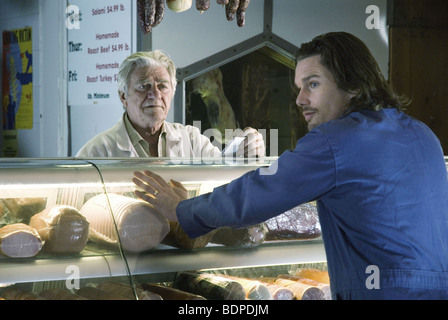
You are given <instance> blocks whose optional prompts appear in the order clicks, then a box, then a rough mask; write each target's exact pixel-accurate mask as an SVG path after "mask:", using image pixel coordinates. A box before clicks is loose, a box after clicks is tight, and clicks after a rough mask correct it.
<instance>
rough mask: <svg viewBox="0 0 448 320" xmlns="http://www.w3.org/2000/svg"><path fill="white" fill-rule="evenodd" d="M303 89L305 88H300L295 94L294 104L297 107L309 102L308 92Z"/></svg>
mask: <svg viewBox="0 0 448 320" xmlns="http://www.w3.org/2000/svg"><path fill="white" fill-rule="evenodd" d="M305 91H306V90H303V89H301V90H300V91H299V94H298V95H297V99H296V104H297V105H298V106H299V107H301V106H306V105H309V103H310V100H309V98H308V94H307V93H306V92H305Z"/></svg>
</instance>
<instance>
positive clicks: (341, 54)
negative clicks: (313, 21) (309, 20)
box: [297, 32, 409, 114]
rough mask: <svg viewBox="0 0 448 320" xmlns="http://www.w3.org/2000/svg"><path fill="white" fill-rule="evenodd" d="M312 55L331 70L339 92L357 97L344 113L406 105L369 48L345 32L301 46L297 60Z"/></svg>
mask: <svg viewBox="0 0 448 320" xmlns="http://www.w3.org/2000/svg"><path fill="white" fill-rule="evenodd" d="M315 55H320V58H321V63H322V64H323V65H324V66H325V67H326V68H328V70H330V72H331V73H332V75H333V77H334V79H335V81H336V83H337V85H338V87H339V88H340V89H342V90H345V91H347V92H350V93H354V94H356V96H355V97H354V98H352V99H351V101H350V103H349V106H348V108H347V110H346V114H349V113H351V112H355V111H359V110H365V109H367V110H380V109H382V108H396V109H399V110H402V109H404V108H405V106H406V105H408V104H409V101H408V99H407V98H405V97H402V96H399V95H397V94H396V93H395V92H393V90H392V89H391V87H390V85H389V83H388V82H387V81H386V80H385V78H384V77H383V75H382V73H381V70H380V68H379V66H378V63H377V62H376V60H375V58H374V57H373V55H372V53H371V52H370V50H369V48H368V47H367V46H366V45H365V44H364V42H362V41H361V40H360V39H358V38H357V37H355V36H354V35H352V34H350V33H347V32H329V33H325V34H322V35H319V36H317V37H315V38H314V39H312V40H311V41H310V42H307V43H303V44H302V45H301V46H300V48H299V50H298V52H297V61H300V60H303V59H305V58H308V57H310V56H315Z"/></svg>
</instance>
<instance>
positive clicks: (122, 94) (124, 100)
mask: <svg viewBox="0 0 448 320" xmlns="http://www.w3.org/2000/svg"><path fill="white" fill-rule="evenodd" d="M118 96H119V97H120V100H121V103H122V104H123V108H126V107H127V106H128V102H127V100H126V93H124V92H123V91H118Z"/></svg>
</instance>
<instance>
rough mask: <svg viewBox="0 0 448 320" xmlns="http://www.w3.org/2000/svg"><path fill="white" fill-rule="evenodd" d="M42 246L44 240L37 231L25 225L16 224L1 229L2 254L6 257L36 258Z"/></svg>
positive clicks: (0, 246) (0, 250)
mask: <svg viewBox="0 0 448 320" xmlns="http://www.w3.org/2000/svg"><path fill="white" fill-rule="evenodd" d="M42 246H43V242H42V239H41V238H40V236H39V234H38V233H37V231H36V229H34V228H32V227H30V226H28V225H26V224H24V223H14V224H10V225H7V226H4V227H3V228H1V229H0V252H1V253H2V254H4V255H5V256H8V257H10V258H29V257H34V256H35V255H36V254H38V253H39V251H40V250H41V249H42Z"/></svg>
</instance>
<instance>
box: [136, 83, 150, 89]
mask: <svg viewBox="0 0 448 320" xmlns="http://www.w3.org/2000/svg"><path fill="white" fill-rule="evenodd" d="M137 89H138V90H146V89H148V84H140V85H138V87H137Z"/></svg>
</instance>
